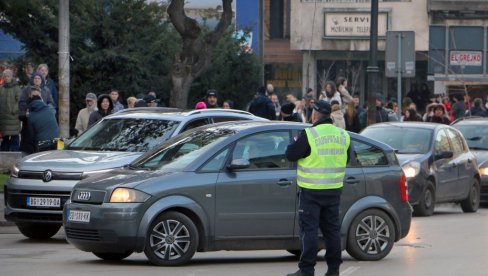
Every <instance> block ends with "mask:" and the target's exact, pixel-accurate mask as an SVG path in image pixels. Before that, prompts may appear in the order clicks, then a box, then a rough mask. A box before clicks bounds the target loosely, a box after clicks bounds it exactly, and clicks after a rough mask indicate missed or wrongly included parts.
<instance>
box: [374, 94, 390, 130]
mask: <svg viewBox="0 0 488 276" xmlns="http://www.w3.org/2000/svg"><path fill="white" fill-rule="evenodd" d="M384 100H385V99H384V98H383V94H382V93H379V92H378V93H376V122H377V123H382V122H389V121H390V120H389V118H388V112H387V111H386V109H385V108H384V107H383V102H384Z"/></svg>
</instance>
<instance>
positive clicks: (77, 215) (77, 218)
mask: <svg viewBox="0 0 488 276" xmlns="http://www.w3.org/2000/svg"><path fill="white" fill-rule="evenodd" d="M68 221H74V222H90V212H89V211H69V215H68Z"/></svg>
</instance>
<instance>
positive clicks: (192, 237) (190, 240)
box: [144, 212, 199, 266]
mask: <svg viewBox="0 0 488 276" xmlns="http://www.w3.org/2000/svg"><path fill="white" fill-rule="evenodd" d="M198 242H199V238H198V230H197V227H196V226H195V224H194V223H193V221H192V220H191V219H190V218H188V217H187V216H185V215H183V214H181V213H178V212H167V213H163V214H161V215H159V216H158V217H157V218H156V219H155V220H154V221H153V222H152V223H151V226H150V228H149V230H148V233H147V236H146V242H145V248H144V253H145V254H146V256H147V258H148V259H149V261H150V262H151V263H152V264H154V265H161V266H177V265H183V264H185V263H187V262H188V261H190V259H191V258H192V257H193V255H194V254H195V252H196V250H197V247H198Z"/></svg>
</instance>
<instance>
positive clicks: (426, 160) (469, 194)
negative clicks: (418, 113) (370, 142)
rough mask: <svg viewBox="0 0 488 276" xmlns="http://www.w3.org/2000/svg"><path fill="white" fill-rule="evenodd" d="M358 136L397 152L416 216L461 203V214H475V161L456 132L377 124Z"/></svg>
mask: <svg viewBox="0 0 488 276" xmlns="http://www.w3.org/2000/svg"><path fill="white" fill-rule="evenodd" d="M361 134H362V135H364V136H366V137H369V138H371V139H375V140H378V141H381V142H383V143H385V144H387V145H390V146H391V147H393V148H394V149H396V150H397V152H396V154H397V157H398V159H399V160H400V163H401V165H402V167H403V170H404V172H405V175H406V177H407V181H408V194H409V196H408V197H409V200H410V204H412V205H413V208H414V214H415V215H419V216H430V215H432V213H433V211H434V208H435V203H437V202H456V203H457V202H460V203H461V208H462V209H463V211H464V212H476V211H477V210H478V207H479V203H480V173H479V171H478V165H477V163H476V157H475V156H474V154H473V153H472V152H471V151H470V150H469V148H468V145H467V144H466V141H465V140H464V137H463V135H462V134H461V133H460V132H459V131H458V130H456V129H455V128H453V127H450V126H448V125H444V124H436V123H423V122H398V123H380V124H374V125H371V126H369V127H367V128H366V129H364V130H363V131H362V132H361Z"/></svg>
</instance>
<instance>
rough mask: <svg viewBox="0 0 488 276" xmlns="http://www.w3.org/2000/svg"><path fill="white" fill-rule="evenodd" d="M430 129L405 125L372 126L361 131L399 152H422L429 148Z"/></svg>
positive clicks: (430, 139)
mask: <svg viewBox="0 0 488 276" xmlns="http://www.w3.org/2000/svg"><path fill="white" fill-rule="evenodd" d="M432 132H433V131H432V130H430V129H423V128H405V127H372V128H366V129H365V130H363V132H361V135H364V136H366V137H368V138H371V139H374V140H377V141H380V142H382V143H385V144H387V145H389V146H390V147H392V148H394V149H396V150H398V151H397V153H400V154H402V153H403V154H423V153H427V152H428V151H429V150H430V145H431V141H432Z"/></svg>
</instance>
